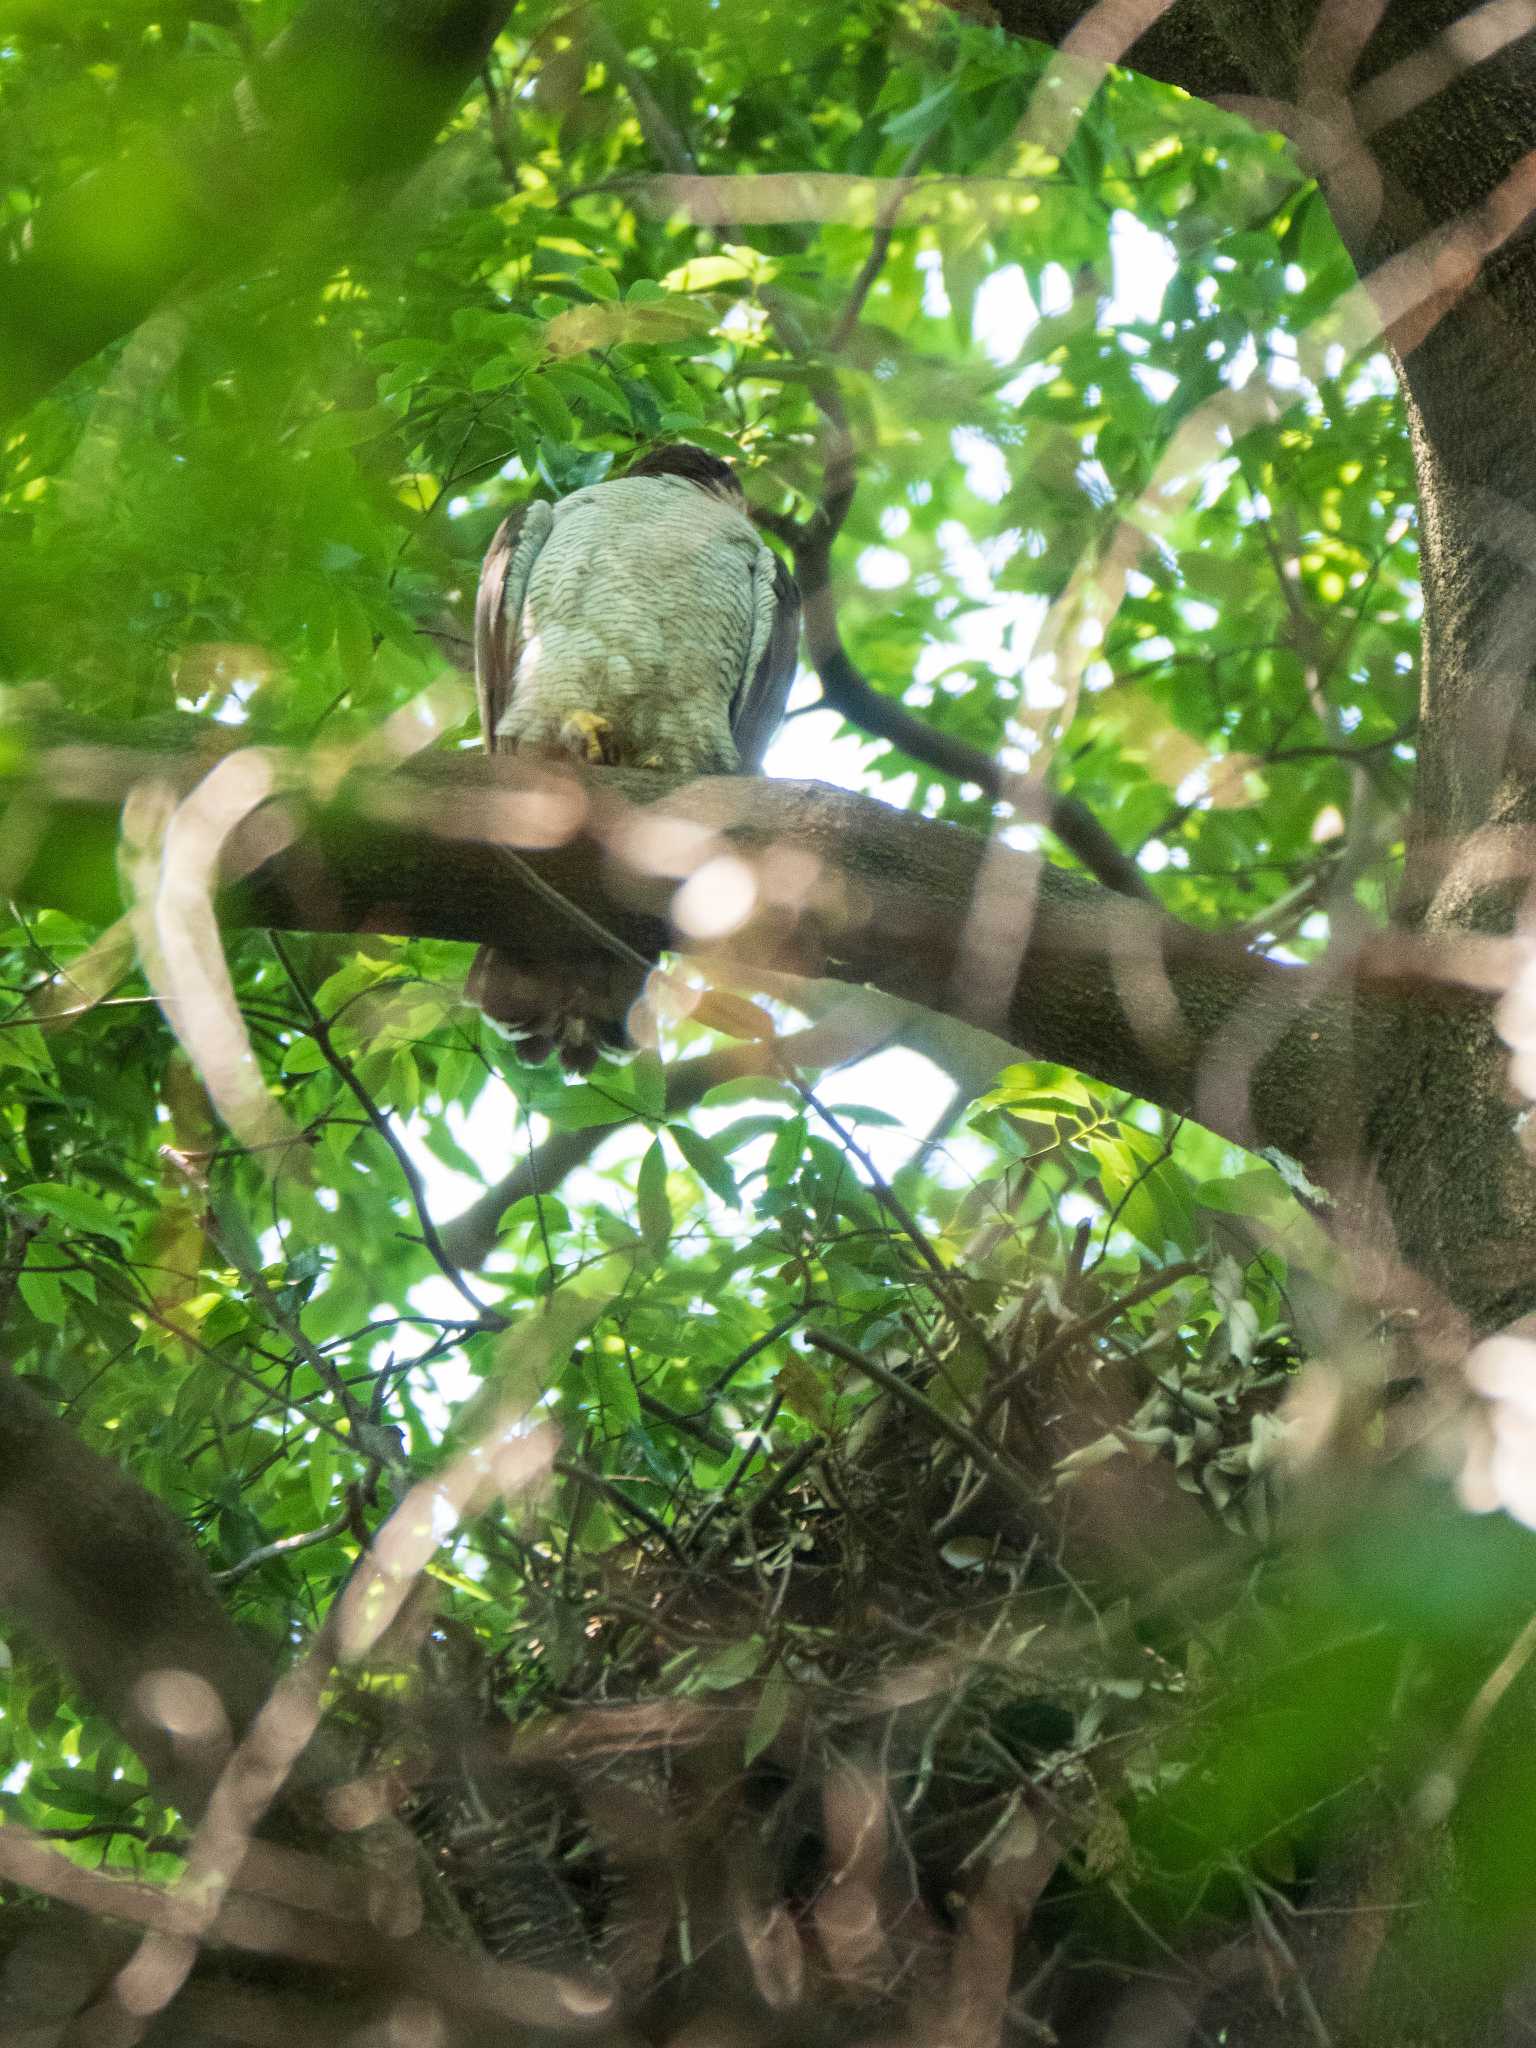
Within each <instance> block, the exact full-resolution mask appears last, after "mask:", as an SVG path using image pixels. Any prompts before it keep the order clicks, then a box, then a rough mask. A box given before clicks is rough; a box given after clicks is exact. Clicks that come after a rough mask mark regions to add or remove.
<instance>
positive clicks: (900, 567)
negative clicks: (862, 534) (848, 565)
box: [856, 548, 912, 590]
mask: <svg viewBox="0 0 1536 2048" xmlns="http://www.w3.org/2000/svg"><path fill="white" fill-rule="evenodd" d="M856 567H857V571H858V578H859V581H860V582H861V583H862V584H863V585H864V587H865V589H866V590H900V588H901V586H902V584H903V583H905V582H906V581H907V579H908V578H909V577H910V576H911V574H912V564H911V563H910V562H909V561H908V560H907V558H906V556H905V555H904V554H902V552H901V550H900V549H899V548H865V549H864V550H863V552H862V553H861V554H860V556H859V559H858V563H857V565H856Z"/></svg>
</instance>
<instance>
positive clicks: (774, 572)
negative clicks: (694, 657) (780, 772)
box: [731, 547, 800, 773]
mask: <svg viewBox="0 0 1536 2048" xmlns="http://www.w3.org/2000/svg"><path fill="white" fill-rule="evenodd" d="M799 652H800V592H799V589H798V587H797V586H796V583H795V579H794V577H793V576H791V575H790V573H789V571H788V570H787V569H786V568H785V566H784V564H783V563H782V562H781V561H780V560H779V558H778V556H777V555H776V554H775V553H774V552H773V549H772V548H770V547H760V548H759V550H758V554H757V559H756V561H755V562H754V563H753V565H752V639H751V642H750V644H749V646H748V649H747V659H746V664H745V666H744V668H743V670H742V679H741V682H740V684H739V685H738V687H737V690H736V694H735V696H734V697H733V698H732V699H731V737H732V738H733V739H734V740H735V742H736V751H737V753H738V754H739V755H740V756H741V765H742V767H743V768H745V769H746V770H748V772H749V773H755V772H756V771H757V770H758V769H759V768H760V767H761V766H762V765H763V755H764V754H765V753H766V752H767V750H768V742H769V741H770V740H771V739H772V738H773V736H774V734H775V732H777V730H778V727H779V721H780V720H781V719H782V718H783V716H784V706H785V704H786V703H787V702H788V700H789V689H790V685H791V683H793V681H794V680H795V663H796V658H797V657H798V655H799Z"/></svg>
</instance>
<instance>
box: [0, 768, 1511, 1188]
mask: <svg viewBox="0 0 1536 2048" xmlns="http://www.w3.org/2000/svg"><path fill="white" fill-rule="evenodd" d="M288 773H289V780H290V782H291V789H290V793H289V794H288V795H287V796H286V797H285V798H284V800H283V801H282V802H281V803H278V804H266V805H263V806H262V807H260V808H259V809H257V810H256V811H254V812H253V813H251V814H250V815H249V816H248V817H247V818H246V819H245V820H244V821H243V822H242V823H240V824H239V825H237V826H235V827H234V828H233V829H232V830H231V832H230V834H229V837H228V839H227V842H226V849H225V858H226V872H228V873H231V874H233V875H235V876H239V877H242V878H243V879H240V880H238V881H236V882H234V883H232V885H231V886H230V887H229V888H228V889H227V890H226V892H225V897H224V905H223V907H224V912H225V915H226V917H227V919H228V920H229V921H230V922H232V923H235V924H243V925H256V926H267V927H277V928H282V929H293V930H308V931H389V932H396V933H413V934H417V935H421V936H432V937H438V938H449V939H461V940H464V941H465V942H467V943H482V942H483V943H490V944H494V945H496V946H497V947H499V948H502V949H505V950H506V951H508V952H510V953H511V954H513V955H514V956H515V957H516V958H518V959H519V960H520V961H522V962H524V963H525V964H527V965H528V966H530V967H531V968H533V969H534V970H535V971H536V970H537V968H538V967H539V966H540V964H557V963H562V962H564V961H566V960H568V958H569V956H570V953H571V950H572V946H573V943H574V944H577V945H578V946H580V947H582V948H584V949H587V950H590V947H591V944H592V941H591V939H590V938H589V937H587V936H586V935H585V933H584V932H578V930H577V927H576V926H575V925H574V924H573V923H572V922H571V920H570V918H569V916H568V915H567V914H564V913H563V912H562V908H561V899H562V898H565V899H569V900H570V901H571V902H572V903H573V904H575V905H577V906H580V908H581V910H582V911H583V913H584V915H585V916H586V917H587V918H589V919H591V918H596V919H597V920H598V921H599V922H600V923H601V925H602V926H603V927H604V928H605V929H606V930H607V931H609V932H611V933H612V934H613V936H614V938H615V940H616V941H617V942H618V943H619V944H620V945H621V946H624V947H626V948H632V949H634V950H636V951H639V952H641V953H643V954H645V955H646V956H647V957H650V958H655V957H656V955H657V954H658V953H659V952H660V951H661V950H662V949H663V948H664V947H665V946H667V945H668V944H671V943H673V942H674V937H673V931H672V927H671V922H670V912H671V909H672V906H673V901H674V898H675V897H677V895H678V883H679V880H680V879H683V877H682V876H680V874H679V868H680V867H682V868H685V869H687V870H688V871H689V872H690V873H692V874H693V875H694V876H695V877H697V878H698V883H699V887H698V889H697V890H695V891H694V892H693V894H692V896H691V897H690V899H689V900H688V901H687V902H685V904H684V909H685V912H686V913H687V914H688V915H689V916H694V917H696V916H697V914H698V911H699V892H700V891H702V892H703V895H704V896H705V898H707V897H708V895H709V874H708V869H709V864H710V863H711V862H719V861H721V860H728V861H731V862H734V863H737V864H738V865H737V866H736V867H734V868H730V869H727V870H725V871H724V873H725V874H727V875H729V876H730V877H731V878H732V886H733V887H736V886H738V885H739V884H740V883H741V880H742V876H741V869H742V868H745V869H746V870H747V873H748V877H749V879H750V886H751V891H752V893H753V895H754V896H755V909H754V911H753V913H752V915H751V916H750V917H749V918H748V919H747V920H746V922H745V923H744V924H742V925H741V927H740V928H739V929H737V930H736V931H734V932H732V933H731V934H730V937H729V942H728V944H727V943H725V942H724V941H723V940H722V941H719V942H717V944H716V946H715V948H714V950H713V952H712V954H711V955H709V956H707V960H706V964H710V963H713V964H714V965H715V966H716V967H721V966H723V967H725V969H726V972H727V974H728V976H729V975H736V976H740V975H742V974H743V973H745V974H748V975H750V974H752V973H754V972H769V973H773V974H785V973H787V974H799V975H805V974H828V975H830V976H832V977H833V978H835V979H837V980H840V981H843V982H850V983H853V984H855V985H858V984H873V986H874V987H876V988H879V989H881V990H883V991H885V992H886V993H887V994H889V995H894V996H897V997H900V998H902V999H903V1000H906V1001H909V1002H913V1003H917V1004H920V1005H922V1006H923V1007H925V1008H927V1009H929V1010H933V1011H938V1012H942V1013H945V1014H947V1015H949V1016H952V1017H957V1018H960V1019H962V1020H963V1021H965V1022H968V1023H971V1024H975V1025H979V1026H981V1027H982V1028H983V1029H986V1030H989V1031H992V1032H995V1033H997V1034H998V1035H999V1036H1002V1037H1004V1038H1006V1039H1007V1040H1008V1042H1010V1043H1011V1044H1014V1045H1018V1046H1021V1047H1024V1048H1026V1049H1028V1050H1029V1051H1030V1052H1032V1053H1034V1054H1035V1055H1037V1056H1039V1057H1042V1058H1045V1059H1051V1060H1058V1061H1061V1062H1063V1063H1066V1064H1069V1065H1072V1066H1075V1067H1077V1068H1079V1069H1080V1070H1082V1071H1083V1072H1085V1073H1088V1074H1091V1075H1094V1076H1095V1077H1097V1078H1098V1079H1100V1080H1103V1081H1105V1082H1107V1083H1109V1084H1110V1085H1112V1086H1114V1087H1118V1088H1124V1089H1126V1090H1128V1091H1129V1092H1130V1093H1132V1094H1134V1095H1138V1096H1141V1097H1143V1098H1145V1099H1147V1100H1149V1101H1152V1102H1156V1103H1159V1104H1161V1105H1162V1106H1164V1107H1166V1108H1168V1109H1171V1110H1174V1111H1177V1112H1179V1113H1181V1114H1184V1113H1188V1114H1192V1115H1194V1116H1196V1117H1197V1118H1198V1119H1199V1120H1200V1121H1202V1122H1204V1123H1205V1124H1207V1125H1208V1126H1209V1127H1210V1128H1213V1129H1215V1130H1218V1131H1220V1132H1222V1133H1224V1134H1225V1135H1227V1136H1230V1137H1233V1138H1237V1139H1239V1140H1240V1141H1242V1142H1245V1143H1270V1144H1275V1145H1279V1146H1281V1147H1282V1148H1283V1149H1284V1150H1286V1151H1287V1152H1289V1153H1291V1154H1292V1155H1293V1156H1295V1157H1297V1158H1299V1159H1301V1160H1302V1161H1303V1162H1305V1163H1306V1164H1308V1166H1309V1168H1311V1169H1312V1170H1313V1171H1314V1175H1315V1176H1318V1175H1322V1176H1326V1173H1327V1171H1328V1166H1329V1161H1330V1158H1331V1156H1332V1151H1333V1145H1334V1141H1335V1139H1336V1136H1337V1127H1336V1114H1337V1103H1338V1091H1339V1090H1340V1089H1341V1088H1344V1089H1348V1090H1353V1089H1355V1088H1356V1087H1360V1086H1364V1087H1366V1092H1367V1094H1368V1093H1369V1086H1368V1084H1369V1082H1370V1079H1371V1075H1372V1066H1371V1062H1372V1059H1373V1057H1374V1055H1375V1052H1376V1050H1377V1047H1376V1041H1375V1039H1374V1038H1373V1036H1372V1034H1373V1033H1375V1032H1386V1031H1391V1030H1392V1029H1394V1028H1398V1027H1400V1024H1401V1018H1402V1013H1403V999H1404V997H1405V995H1406V996H1408V997H1410V998H1411V1004H1410V1007H1411V1008H1413V1009H1414V1010H1416V1011H1418V1012H1422V1011H1423V1009H1424V1007H1425V1004H1426V1001H1427V1000H1430V999H1433V1000H1434V1001H1435V1002H1437V1003H1438V1004H1439V1005H1440V1006H1441V1007H1445V1006H1456V1005H1465V1004H1472V1005H1474V1006H1475V1007H1476V1008H1477V1009H1478V1010H1479V1011H1480V1012H1483V1011H1486V1009H1487V1007H1488V1004H1487V991H1488V990H1489V989H1490V988H1491V987H1493V986H1495V985H1497V984H1498V983H1499V980H1500V975H1501V972H1502V965H1503V956H1502V954H1499V955H1498V958H1497V959H1495V958H1494V957H1493V954H1494V953H1496V952H1497V950H1498V949H1497V947H1492V948H1491V949H1485V952H1486V957H1485V952H1480V951H1478V950H1476V949H1475V948H1473V947H1472V946H1471V945H1470V942H1468V943H1467V944H1463V945H1460V946H1458V947H1456V948H1454V949H1451V950H1449V951H1448V952H1446V953H1444V954H1443V955H1442V954H1441V953H1439V952H1436V951H1435V950H1434V949H1432V948H1428V949H1426V948H1414V947H1412V946H1411V945H1409V944H1408V942H1406V941H1403V940H1400V939H1394V938H1392V937H1391V936H1390V935H1389V936H1388V937H1387V938H1386V939H1384V940H1382V941H1380V942H1379V943H1377V944H1376V946H1375V949H1374V950H1367V951H1365V952H1363V953H1362V954H1361V955H1360V956H1359V957H1358V958H1356V959H1355V960H1354V961H1352V962H1351V963H1350V983H1349V985H1347V986H1341V981H1342V976H1341V972H1340V969H1339V967H1338V965H1337V963H1331V964H1330V969H1329V972H1328V974H1327V975H1326V976H1323V977H1318V976H1314V975H1313V974H1311V973H1309V972H1307V971H1306V970H1302V969H1296V968H1286V967H1281V966H1278V965H1276V964H1275V963H1273V962H1270V961H1266V960H1264V959H1262V958H1257V957H1255V956H1253V955H1251V954H1249V953H1246V952H1245V951H1244V950H1243V949H1242V948H1241V947H1240V946H1237V945H1234V944H1233V943H1232V942H1230V941H1229V940H1227V939H1225V938H1223V937H1221V936H1219V935H1214V934H1210V933H1203V932H1199V931H1196V930H1195V929H1193V928H1192V927H1190V926H1187V925H1184V924H1181V923H1179V922H1178V921H1177V920H1176V919H1174V918H1171V917H1168V916H1166V915H1164V914H1162V913H1161V912H1159V911H1157V910H1155V909H1153V908H1152V907H1151V906H1149V905H1146V904H1140V903H1133V902H1131V901H1129V900H1128V899H1126V898H1125V897H1123V896H1116V895H1114V894H1112V893H1111V892H1110V891H1108V890H1105V889H1101V888H1099V887H1097V886H1096V885H1095V884H1093V883H1092V882H1089V881H1087V880H1085V879H1084V878H1083V877H1081V876H1077V875H1073V874H1070V873H1068V872H1066V871H1065V870H1063V869H1061V868H1057V867H1053V866H1051V865H1050V864H1048V863H1046V862H1044V861H1041V860H1039V859H1037V858H1035V857H1033V856H1030V855H1026V854H1022V853H1015V852H1011V851H1009V850H1007V849H1005V848H1003V847H1001V846H999V845H997V844H996V843H991V844H989V843H988V842H986V841H984V840H982V839H980V838H978V837H976V836H975V835H973V834H971V833H968V832H964V831H962V830H960V829H958V828H957V827H953V826H948V825H943V824H939V823H936V822H934V821H932V820H929V819H924V818H920V817H914V816H911V815H908V814H906V813H904V812H900V811H896V810H893V809H891V808H890V807H888V806H887V805H884V804H881V803H879V802H877V801H875V800H874V799H873V798H869V797H863V796H857V795H854V794H851V793H849V792H847V791H843V790H836V789H829V788H826V787H824V786H822V785H820V784H816V783H793V782H782V781H777V780H765V779H762V778H749V777H713V778H707V779H704V780H701V781H698V782H694V783H690V784H687V785H685V786H684V787H682V788H672V789H668V787H667V785H666V783H665V780H664V779H663V778H661V777H659V776H655V775H649V774H645V773H642V772H639V771H633V770H617V769H610V770H606V771H591V772H588V773H586V774H578V773H577V772H575V771H574V770H572V771H571V772H569V773H567V772H565V771H564V770H561V769H556V768H553V767H551V766H550V765H549V764H547V763H545V764H541V763H534V762H526V761H520V760H519V759H518V758H517V757H515V756H513V757H506V756H498V757H496V758H495V759H485V758H482V757H475V756H469V755H465V754H453V755H447V754H439V755H433V756H428V757H424V758H422V759H420V760H418V761H416V762H413V763H411V764H410V765H409V766H407V767H404V768H401V769H399V770H397V771H395V772H393V773H389V774H382V775H381V774H378V773H373V774H366V773H360V774H358V775H357V776H355V777H354V778H352V779H351V780H349V781H348V782H347V783H345V784H344V785H343V786H342V788H341V789H340V790H339V791H338V792H336V793H335V794H333V795H325V796H323V797H322V796H320V795H318V794H315V793H313V792H309V791H306V790H305V788H304V786H303V783H302V780H301V771H300V769H299V766H298V764H297V763H293V764H290V766H289V770H288ZM150 774H153V775H155V776H156V777H157V779H165V778H170V779H172V780H173V781H175V782H176V783H177V784H178V785H179V786H180V787H181V788H183V789H189V788H191V787H192V786H193V785H194V784H195V782H196V780H197V775H198V766H197V763H196V760H195V757H192V756H181V757H172V756H163V755H162V756H159V757H146V756H144V755H143V754H138V753H135V752H134V750H132V749H128V748H123V749H111V750H108V749H89V750H87V749H83V748H65V749H61V750H58V751H56V752H54V753H51V754H50V753H44V754H41V755H39V756H38V757H37V758H36V760H35V761H34V763H33V766H32V771H31V774H30V775H29V776H23V777H22V778H20V781H19V783H18V780H17V779H16V778H13V779H12V783H11V788H12V790H13V791H14V792H15V794H17V795H23V794H24V795H25V797H26V798H27V800H28V801H27V802H26V803H22V804H18V805H16V806H15V807H14V812H15V815H16V816H17V817H18V818H21V819H25V818H26V816H27V812H28V808H29V806H35V807H36V808H37V810H38V811H39V813H40V816H39V817H38V818H37V820H36V822H35V825H34V830H33V833H32V835H31V840H30V845H29V846H27V847H25V848H23V849H21V850H20V851H21V857H20V858H19V859H17V860H16V861H15V862H14V863H13V867H12V872H11V875H10V876H9V877H7V878H6V879H7V880H8V883H9V886H10V887H11V889H12V893H14V894H16V895H18V896H20V897H22V898H24V899H30V900H32V901H36V902H40V903H51V904H54V905H55V906H57V907H59V908H62V909H66V910H71V911H73V912H74V913H75V914H77V915H86V916H90V915H98V916H99V915H100V914H101V913H102V910H103V907H104V905H105V904H106V903H107V900H108V897H109V892H110V889H111V886H112V882H111V875H112V855H113V844H114V838H115V830H116V818H117V812H118V808H119V806H120V804H121V802H122V801H123V799H124V797H125V796H126V795H127V793H128V791H129V790H130V789H131V788H132V787H133V786H134V785H135V784H136V783H137V782H139V781H141V780H143V779H144V778H145V777H146V776H148V775H150ZM653 807H654V808H653ZM663 817H664V818H666V819H667V820H669V821H675V823H669V825H668V826H667V827H666V828H665V829H664V830H658V829H657V827H658V823H659V819H660V818H663ZM497 838H500V839H501V840H502V841H504V842H507V843H509V844H511V845H515V846H517V847H518V849H519V852H518V865H523V866H525V867H526V869H527V870H528V871H530V872H531V873H532V875H533V876H534V878H535V880H536V882H537V885H538V886H537V887H536V888H530V887H529V886H528V884H527V883H525V882H524V881H523V880H522V878H521V876H520V874H519V872H518V871H517V866H514V864H513V863H511V862H510V861H509V860H508V859H507V856H506V853H505V852H503V850H502V848H501V847H500V846H498V845H497V844H495V843H487V842H488V841H490V842H494V840H495V839H497ZM530 840H532V841H536V842H538V843H537V844H534V845H530V844H529V842H530ZM551 841H555V842H557V843H553V844H552V843H550V842H551ZM680 846H685V847H686V848H687V853H686V857H685V858H684V859H682V860H679V858H678V855H677V849H678V848H679V847H680ZM653 848H654V849H656V850H655V852H654V854H653V853H652V852H651V851H650V849H653ZM655 867H660V868H662V869H664V870H665V872H661V873H657V872H654V871H649V870H650V869H653V868H655ZM714 873H715V874H716V875H721V874H722V870H721V869H720V868H718V867H717V868H715V869H714ZM707 907H708V906H707V903H706V905H705V908H706V911H707ZM684 942H685V943H686V935H685V940H684ZM1456 979H1459V980H1461V981H1463V982H1466V983H1469V984H1471V985H1472V987H1471V988H1470V989H1457V988H1452V987H1447V986H1445V985H1444V984H1445V983H1446V982H1447V981H1448V980H1456ZM1351 1099H1352V1098H1351Z"/></svg>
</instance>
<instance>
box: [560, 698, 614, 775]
mask: <svg viewBox="0 0 1536 2048" xmlns="http://www.w3.org/2000/svg"><path fill="white" fill-rule="evenodd" d="M560 744H561V746H563V747H564V748H565V750H566V752H567V753H568V754H574V755H575V756H576V758H577V760H578V761H590V762H591V763H592V765H593V767H594V768H596V767H601V766H603V765H604V764H606V765H608V766H609V767H611V766H612V765H613V763H614V760H615V758H616V749H615V747H614V743H613V726H612V724H611V723H610V722H609V720H608V719H606V718H604V717H603V716H602V714H601V712H597V711H573V712H572V713H571V714H570V716H569V717H568V718H567V719H566V721H565V723H564V725H562V726H561V728H560Z"/></svg>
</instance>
